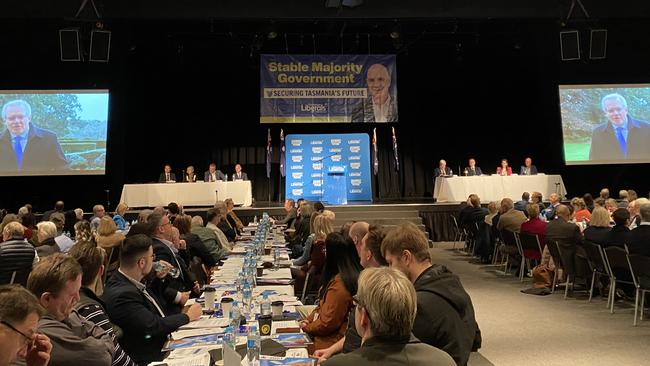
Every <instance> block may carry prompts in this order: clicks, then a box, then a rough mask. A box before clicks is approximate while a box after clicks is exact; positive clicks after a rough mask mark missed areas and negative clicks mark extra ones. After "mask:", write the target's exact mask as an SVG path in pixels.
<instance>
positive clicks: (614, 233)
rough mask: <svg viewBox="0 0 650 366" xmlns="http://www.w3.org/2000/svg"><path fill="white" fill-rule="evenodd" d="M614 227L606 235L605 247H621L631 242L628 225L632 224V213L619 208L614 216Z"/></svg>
mask: <svg viewBox="0 0 650 366" xmlns="http://www.w3.org/2000/svg"><path fill="white" fill-rule="evenodd" d="M612 219H613V220H614V227H613V228H612V230H610V231H609V232H608V233H607V235H605V243H603V247H621V248H624V247H625V244H627V243H629V242H630V238H631V236H630V234H631V233H632V232H631V231H630V229H628V227H627V225H628V224H629V223H630V212H629V211H628V210H627V209H625V208H619V209H616V211H614V213H613V214H612Z"/></svg>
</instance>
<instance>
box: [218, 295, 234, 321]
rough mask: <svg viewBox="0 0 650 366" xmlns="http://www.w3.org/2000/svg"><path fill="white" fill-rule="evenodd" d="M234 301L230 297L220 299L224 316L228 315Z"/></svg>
mask: <svg viewBox="0 0 650 366" xmlns="http://www.w3.org/2000/svg"><path fill="white" fill-rule="evenodd" d="M233 301H235V300H233V299H232V298H231V297H224V298H222V299H221V311H222V313H223V317H224V318H229V317H230V309H232V302H233Z"/></svg>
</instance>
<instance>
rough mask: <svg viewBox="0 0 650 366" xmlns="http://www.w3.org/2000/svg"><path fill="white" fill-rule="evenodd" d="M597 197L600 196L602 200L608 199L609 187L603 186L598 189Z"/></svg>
mask: <svg viewBox="0 0 650 366" xmlns="http://www.w3.org/2000/svg"><path fill="white" fill-rule="evenodd" d="M599 198H602V199H604V200H607V199H609V189H607V188H603V189H601V190H600V194H599Z"/></svg>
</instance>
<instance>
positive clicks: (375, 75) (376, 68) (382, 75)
mask: <svg viewBox="0 0 650 366" xmlns="http://www.w3.org/2000/svg"><path fill="white" fill-rule="evenodd" d="M366 81H367V82H368V92H369V93H370V95H371V96H372V101H373V103H376V104H383V103H385V102H386V100H387V99H388V89H389V88H390V74H389V73H388V69H387V68H386V66H384V65H382V64H374V65H372V66H370V67H369V68H368V72H367V74H366Z"/></svg>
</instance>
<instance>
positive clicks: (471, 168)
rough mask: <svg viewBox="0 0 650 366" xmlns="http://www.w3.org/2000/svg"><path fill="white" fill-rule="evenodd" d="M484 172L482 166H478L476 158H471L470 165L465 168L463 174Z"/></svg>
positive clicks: (470, 174) (471, 174) (469, 174)
mask: <svg viewBox="0 0 650 366" xmlns="http://www.w3.org/2000/svg"><path fill="white" fill-rule="evenodd" d="M482 174H483V172H482V171H481V168H479V167H477V166H476V160H474V159H469V166H468V167H466V168H465V170H463V175H467V176H474V175H482Z"/></svg>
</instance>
